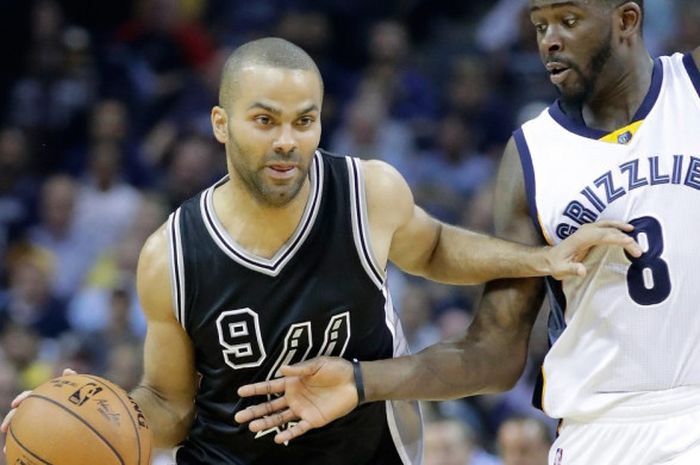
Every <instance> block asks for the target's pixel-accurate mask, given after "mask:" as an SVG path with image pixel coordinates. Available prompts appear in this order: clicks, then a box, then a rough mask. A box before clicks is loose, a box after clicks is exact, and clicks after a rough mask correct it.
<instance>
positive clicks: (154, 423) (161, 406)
mask: <svg viewBox="0 0 700 465" xmlns="http://www.w3.org/2000/svg"><path fill="white" fill-rule="evenodd" d="M129 395H130V396H131V397H132V398H133V399H134V400H135V401H136V403H137V404H138V405H139V407H140V408H141V411H142V412H143V414H144V416H145V417H146V421H147V422H148V426H149V427H150V428H151V431H152V432H153V441H154V442H153V445H154V447H160V448H170V447H174V446H176V445H177V444H178V443H180V442H181V441H182V440H183V439H184V438H185V436H186V435H187V431H188V430H189V427H190V424H191V422H192V414H193V410H194V404H192V405H187V404H184V403H183V404H182V405H179V406H177V405H175V404H174V403H171V402H169V401H168V400H167V399H165V398H164V397H163V396H162V395H161V394H160V393H159V392H158V391H157V390H155V389H153V388H152V387H150V386H147V385H144V384H141V385H139V386H138V387H136V388H135V389H134V390H133V391H131V393H130V394H129Z"/></svg>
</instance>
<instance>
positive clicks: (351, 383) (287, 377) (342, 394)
mask: <svg viewBox="0 0 700 465" xmlns="http://www.w3.org/2000/svg"><path fill="white" fill-rule="evenodd" d="M281 372H282V374H283V375H284V377H283V378H278V379H274V380H271V381H263V382H260V383H256V384H247V385H245V386H241V387H240V388H239V389H238V395H240V396H241V397H251V396H263V395H267V394H282V396H281V397H278V398H276V399H274V400H271V401H268V402H264V403H261V404H257V405H253V406H251V407H248V408H247V409H245V410H241V411H240V412H238V413H237V414H236V417H235V418H236V421H237V422H239V423H245V422H248V421H250V422H251V423H250V425H248V428H249V429H250V430H251V431H252V432H254V433H256V432H258V431H263V430H266V429H269V428H273V427H275V426H280V425H283V424H285V423H288V422H290V421H297V422H298V423H297V424H296V425H293V426H291V427H290V428H288V429H286V430H284V431H282V432H280V433H278V434H277V435H276V436H275V442H276V443H278V444H282V443H285V442H287V441H290V440H291V439H294V438H296V437H299V436H301V435H302V434H304V433H306V432H307V431H309V430H311V429H313V428H319V427H321V426H324V425H327V424H328V423H330V422H331V421H333V420H335V419H336V418H340V417H342V416H344V415H347V414H348V413H349V412H350V411H352V410H353V409H354V408H355V407H356V406H357V402H358V400H357V389H356V387H355V378H354V376H353V370H352V364H351V363H350V362H348V361H347V360H344V359H342V358H335V357H318V358H314V359H311V360H307V361H305V362H303V363H299V364H297V365H291V366H284V367H282V368H281Z"/></svg>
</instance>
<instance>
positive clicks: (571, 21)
mask: <svg viewBox="0 0 700 465" xmlns="http://www.w3.org/2000/svg"><path fill="white" fill-rule="evenodd" d="M576 23H578V19H577V18H566V19H564V25H565V26H566V27H574V26H576Z"/></svg>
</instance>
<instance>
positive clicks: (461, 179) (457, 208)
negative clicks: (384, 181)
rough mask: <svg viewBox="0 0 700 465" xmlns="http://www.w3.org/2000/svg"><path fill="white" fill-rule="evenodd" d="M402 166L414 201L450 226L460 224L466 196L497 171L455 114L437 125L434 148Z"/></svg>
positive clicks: (468, 127)
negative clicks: (410, 186)
mask: <svg viewBox="0 0 700 465" xmlns="http://www.w3.org/2000/svg"><path fill="white" fill-rule="evenodd" d="M405 165H406V172H407V173H406V177H407V178H408V179H407V181H408V182H409V184H411V185H412V186H413V187H414V189H415V190H414V192H415V197H416V202H417V203H418V204H419V205H421V206H423V207H424V208H425V209H426V210H427V211H428V212H429V213H430V214H431V215H434V216H435V217H436V218H438V219H440V220H442V221H446V222H449V223H453V224H458V223H459V222H460V220H461V213H462V211H463V210H464V205H465V203H467V202H468V200H469V197H470V196H471V195H473V194H475V193H476V192H477V191H478V190H479V189H481V188H482V187H483V186H484V185H485V184H487V183H488V181H489V180H490V179H491V177H492V176H493V173H494V172H495V170H496V162H495V161H494V160H493V159H492V158H491V157H488V156H486V155H484V154H482V153H479V152H478V150H477V147H476V141H475V135H474V134H473V132H472V130H471V127H470V126H468V125H467V124H466V123H465V122H464V120H463V119H462V118H461V117H460V116H459V115H456V114H451V115H447V116H445V117H443V118H442V119H441V120H440V122H439V123H438V130H437V135H436V143H435V148H434V149H433V150H430V151H426V152H423V153H421V154H420V156H418V157H416V159H415V160H411V162H410V163H405Z"/></svg>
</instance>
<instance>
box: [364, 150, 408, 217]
mask: <svg viewBox="0 0 700 465" xmlns="http://www.w3.org/2000/svg"><path fill="white" fill-rule="evenodd" d="M360 166H361V169H362V174H363V177H364V180H365V191H366V196H367V208H368V210H369V212H370V218H371V220H372V221H382V222H388V223H395V224H396V225H400V224H403V223H404V222H405V221H406V220H407V219H408V218H410V217H411V215H413V207H414V203H413V194H412V193H411V189H410V187H409V186H408V183H407V182H406V180H405V179H404V178H403V176H402V175H401V173H399V171H398V170H397V169H396V168H394V167H393V166H391V165H390V164H388V163H386V162H383V161H380V160H363V161H362V162H361V163H360Z"/></svg>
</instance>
